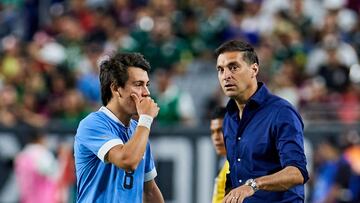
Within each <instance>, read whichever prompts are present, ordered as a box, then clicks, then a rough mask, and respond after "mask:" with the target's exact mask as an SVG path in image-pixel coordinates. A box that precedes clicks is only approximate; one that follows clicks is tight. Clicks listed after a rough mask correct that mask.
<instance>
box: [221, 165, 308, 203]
mask: <svg viewBox="0 0 360 203" xmlns="http://www.w3.org/2000/svg"><path fill="white" fill-rule="evenodd" d="M255 181H256V184H257V187H258V189H259V190H266V191H273V192H279V191H286V190H288V189H290V188H291V187H294V186H296V185H300V184H303V183H304V177H303V175H302V173H301V172H300V170H299V169H298V168H297V167H295V166H287V167H285V168H284V169H282V170H280V171H278V172H276V173H274V174H271V175H267V176H262V177H259V178H256V179H255ZM254 192H255V191H254V190H253V188H252V187H250V186H247V185H241V186H239V187H237V188H235V189H233V190H231V191H230V192H229V194H227V195H226V196H225V198H224V200H223V202H224V203H229V202H231V201H232V200H233V199H237V202H238V203H241V202H243V200H244V199H245V198H246V197H250V196H252V195H253V194H254Z"/></svg>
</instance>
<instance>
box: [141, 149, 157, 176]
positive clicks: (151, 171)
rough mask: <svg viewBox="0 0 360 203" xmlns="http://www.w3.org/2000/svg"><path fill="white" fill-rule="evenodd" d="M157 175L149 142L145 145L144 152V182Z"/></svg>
mask: <svg viewBox="0 0 360 203" xmlns="http://www.w3.org/2000/svg"><path fill="white" fill-rule="evenodd" d="M156 176H157V172H156V168H155V163H154V159H153V157H152V154H151V149H150V144H149V143H148V144H147V146H146V154H145V177H144V182H147V181H150V180H152V179H154V178H155V177H156Z"/></svg>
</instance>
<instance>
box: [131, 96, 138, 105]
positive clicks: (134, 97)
mask: <svg viewBox="0 0 360 203" xmlns="http://www.w3.org/2000/svg"><path fill="white" fill-rule="evenodd" d="M130 96H131V98H132V99H133V100H134V102H135V104H136V105H138V104H139V103H140V99H139V97H138V96H137V95H136V94H131V95H130Z"/></svg>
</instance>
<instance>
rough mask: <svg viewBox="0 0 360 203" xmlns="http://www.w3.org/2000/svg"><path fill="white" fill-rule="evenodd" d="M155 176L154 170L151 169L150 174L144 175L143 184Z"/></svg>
mask: <svg viewBox="0 0 360 203" xmlns="http://www.w3.org/2000/svg"><path fill="white" fill-rule="evenodd" d="M156 176H157V172H156V169H155V168H153V170H151V171H150V172H147V173H145V177H144V182H148V181H150V180H152V179H154V178H155V177H156Z"/></svg>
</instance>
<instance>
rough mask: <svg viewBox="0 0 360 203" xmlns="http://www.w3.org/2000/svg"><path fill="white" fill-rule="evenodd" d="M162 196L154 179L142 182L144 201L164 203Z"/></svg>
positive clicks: (146, 202)
mask: <svg viewBox="0 0 360 203" xmlns="http://www.w3.org/2000/svg"><path fill="white" fill-rule="evenodd" d="M164 202H165V201H164V198H163V196H162V194H161V192H160V190H159V188H158V186H157V185H156V182H155V180H154V179H153V180H150V181H147V182H145V183H144V203H164Z"/></svg>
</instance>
